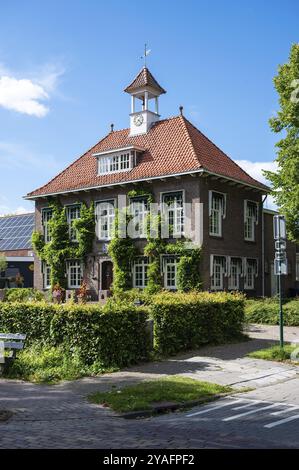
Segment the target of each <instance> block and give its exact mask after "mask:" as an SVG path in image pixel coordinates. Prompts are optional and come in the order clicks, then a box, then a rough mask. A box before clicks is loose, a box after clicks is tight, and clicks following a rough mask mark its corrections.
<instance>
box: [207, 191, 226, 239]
mask: <svg viewBox="0 0 299 470" xmlns="http://www.w3.org/2000/svg"><path fill="white" fill-rule="evenodd" d="M225 210H226V209H225V194H222V193H217V192H215V191H210V192H209V217H210V218H209V227H210V235H215V236H219V237H221V235H222V219H223V218H224V217H225Z"/></svg>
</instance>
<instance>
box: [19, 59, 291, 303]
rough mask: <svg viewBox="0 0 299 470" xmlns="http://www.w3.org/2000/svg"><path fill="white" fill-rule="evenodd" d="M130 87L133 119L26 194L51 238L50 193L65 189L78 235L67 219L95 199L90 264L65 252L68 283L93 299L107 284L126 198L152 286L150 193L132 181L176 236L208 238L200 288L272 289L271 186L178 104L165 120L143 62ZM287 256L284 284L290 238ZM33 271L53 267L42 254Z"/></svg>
mask: <svg viewBox="0 0 299 470" xmlns="http://www.w3.org/2000/svg"><path fill="white" fill-rule="evenodd" d="M125 92H126V93H128V94H129V95H130V96H131V113H130V127H129V128H128V129H122V130H114V128H113V126H111V131H110V132H109V134H108V135H106V136H105V137H104V138H103V139H102V140H100V141H99V142H98V143H97V144H96V145H94V146H93V147H92V148H91V149H89V150H88V151H87V152H86V153H85V154H84V155H82V156H81V157H80V158H79V159H77V160H76V161H75V162H73V163H72V164H70V165H69V166H68V167H67V168H66V169H65V170H64V171H62V172H61V173H60V174H58V175H57V176H56V177H55V178H53V179H52V180H51V181H50V182H48V183H47V184H46V185H44V186H42V187H40V188H38V189H36V190H35V191H33V192H31V193H29V194H28V195H27V196H26V198H27V199H31V200H35V204H36V209H35V214H36V228H37V229H38V230H40V231H41V232H42V233H44V237H45V240H46V241H49V240H50V234H49V233H48V230H47V222H48V220H49V218H50V217H51V210H50V209H49V198H53V197H56V198H59V200H60V202H61V203H62V204H63V205H65V206H66V215H67V219H68V221H69V224H70V236H71V237H74V241H75V237H76V235H75V234H74V231H72V230H71V225H72V221H73V220H74V219H75V218H77V217H80V203H81V202H82V201H84V202H85V203H86V204H87V205H89V204H90V203H91V201H93V202H94V203H95V217H96V234H95V240H94V246H93V252H92V253H91V254H90V255H89V257H88V259H87V262H86V263H85V265H84V266H83V264H82V262H81V260H68V262H67V266H66V275H67V278H68V288H69V289H75V288H77V287H78V286H79V285H80V283H81V280H82V277H84V279H86V280H87V282H88V285H89V288H90V289H91V291H92V292H93V295H94V297H95V298H97V297H98V295H99V293H100V294H101V293H103V292H104V293H105V292H107V291H109V289H110V287H111V283H112V282H113V265H112V261H111V259H110V258H109V256H108V254H107V243H109V240H110V239H111V229H112V224H113V219H114V215H115V208H116V207H120V206H121V205H127V206H130V208H131V210H132V214H134V217H136V220H137V221H138V222H139V223H138V224H137V225H138V230H137V232H136V231H135V235H134V238H135V239H136V244H137V245H138V246H139V248H140V253H141V255H140V257H138V258H136V260H135V262H134V263H133V265H132V286H133V287H140V288H143V287H144V286H145V285H146V282H147V264H148V259H146V257H144V256H143V255H142V251H143V247H144V245H145V244H146V240H145V236H144V233H143V232H144V231H143V229H142V226H143V225H142V222H143V221H144V219H145V216H146V214H147V211H148V210H149V208H148V206H147V203H146V200H145V198H142V197H140V196H138V197H129V196H128V193H129V192H130V191H131V190H132V189H135V188H140V187H142V189H143V191H145V190H148V191H149V192H150V193H151V194H152V195H153V199H154V201H155V203H156V204H159V207H160V211H161V212H162V213H163V212H164V213H165V214H164V215H165V216H166V218H167V220H168V221H171V224H172V225H173V226H174V230H175V237H176V238H180V237H186V238H191V239H192V241H193V243H195V244H196V245H200V246H202V248H203V250H202V260H201V263H200V266H199V269H200V271H201V276H202V280H203V288H204V289H207V290H223V289H225V290H243V291H245V292H246V293H247V294H248V295H252V296H260V295H271V293H272V294H273V293H274V291H275V286H274V281H275V279H274V277H273V274H271V269H273V267H272V264H271V263H272V260H273V246H274V242H273V235H272V218H273V214H271V213H269V212H265V211H264V210H263V203H264V201H265V198H266V196H267V193H268V191H269V188H267V187H266V186H265V185H264V184H262V183H260V182H259V181H256V180H255V179H253V178H252V177H251V176H250V175H248V174H247V173H246V172H245V171H244V170H243V169H242V168H240V167H239V166H238V165H237V164H236V163H235V162H234V161H233V160H232V159H231V158H229V157H228V156H227V155H226V154H225V153H224V152H222V151H221V150H220V149H219V148H218V147H217V146H216V145H215V144H214V143H213V142H211V141H210V140H209V139H208V138H207V137H206V136H205V135H204V134H203V133H202V132H201V131H200V130H198V129H197V128H196V127H194V126H193V124H191V122H189V121H188V120H187V119H186V118H185V117H184V116H183V112H182V111H183V110H182V108H180V114H179V115H178V116H175V117H171V118H167V119H160V115H159V97H160V96H161V95H163V94H164V93H165V90H164V89H163V88H162V87H161V86H160V85H159V84H158V82H157V81H156V80H155V78H154V77H153V75H152V74H151V73H150V71H149V70H148V68H146V67H143V69H142V70H141V71H140V73H139V74H138V75H137V77H136V78H135V79H134V80H133V82H132V83H131V84H130V85H129V86H128V87H127V88H126V89H125ZM145 192H146V191H145ZM187 222H188V223H187ZM187 225H188V227H189V231H188V234H187V233H186V227H187ZM190 234H192V235H191V236H189V235H190ZM187 235H188V237H187ZM288 257H289V264H290V266H293V269H292V270H291V273H290V274H289V276H288V277H287V279H286V280H285V288H286V289H289V288H292V287H295V286H296V269H295V267H296V253H295V248H294V247H293V246H291V245H290V244H289V248H288ZM162 258H163V262H162V271H163V272H162V275H163V282H164V287H165V288H167V289H175V288H176V264H177V259H176V258H175V257H171V256H167V255H165V256H162ZM34 272H35V274H34V284H35V287H37V288H39V289H46V288H48V287H49V279H50V278H49V275H50V267H49V266H44V265H42V263H41V262H40V260H39V259H38V258H37V257H36V258H35V271H34Z"/></svg>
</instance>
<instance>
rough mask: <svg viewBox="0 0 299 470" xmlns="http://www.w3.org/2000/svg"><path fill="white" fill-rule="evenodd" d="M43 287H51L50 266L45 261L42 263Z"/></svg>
mask: <svg viewBox="0 0 299 470" xmlns="http://www.w3.org/2000/svg"><path fill="white" fill-rule="evenodd" d="M43 287H44V289H49V288H50V287H51V268H50V266H49V265H48V264H47V263H43Z"/></svg>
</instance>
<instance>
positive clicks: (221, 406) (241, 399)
mask: <svg viewBox="0 0 299 470" xmlns="http://www.w3.org/2000/svg"><path fill="white" fill-rule="evenodd" d="M244 400H245V398H239V399H238V400H235V401H234V402H229V403H226V402H225V403H222V405H216V406H212V407H210V408H209V409H205V410H202V411H197V412H196V413H191V414H189V415H187V418H190V417H191V416H197V415H202V414H204V413H209V412H210V411H213V410H218V409H220V408H224V407H225V406H231V405H235V404H236V403H239V402H240V401H244Z"/></svg>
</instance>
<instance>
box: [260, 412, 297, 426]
mask: <svg viewBox="0 0 299 470" xmlns="http://www.w3.org/2000/svg"><path fill="white" fill-rule="evenodd" d="M295 419H299V415H294V416H290V417H289V418H285V419H280V420H279V421H275V422H273V423H270V424H266V425H265V426H264V428H268V429H269V428H274V427H275V426H280V425H281V424H284V423H288V422H289V421H294V420H295Z"/></svg>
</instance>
